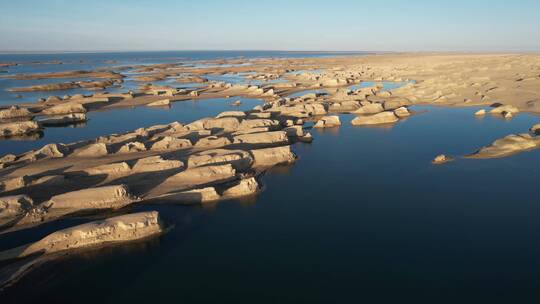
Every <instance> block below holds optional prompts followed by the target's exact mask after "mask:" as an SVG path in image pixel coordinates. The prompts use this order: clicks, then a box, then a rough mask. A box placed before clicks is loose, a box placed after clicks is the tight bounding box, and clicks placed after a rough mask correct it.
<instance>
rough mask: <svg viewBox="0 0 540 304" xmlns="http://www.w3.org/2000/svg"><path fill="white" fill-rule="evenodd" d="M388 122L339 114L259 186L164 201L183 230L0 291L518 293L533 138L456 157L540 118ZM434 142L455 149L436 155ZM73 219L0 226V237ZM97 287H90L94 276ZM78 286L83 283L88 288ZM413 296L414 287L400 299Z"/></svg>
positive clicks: (539, 209) (537, 232)
mask: <svg viewBox="0 0 540 304" xmlns="http://www.w3.org/2000/svg"><path fill="white" fill-rule="evenodd" d="M413 109H414V110H415V111H416V112H417V113H418V114H417V115H414V116H412V117H410V118H409V119H407V120H403V121H400V122H399V123H397V124H396V125H395V126H394V127H392V128H361V127H353V126H351V125H350V123H349V122H350V120H351V119H352V118H353V117H352V116H351V115H341V118H342V122H343V125H342V126H341V127H340V128H336V129H328V130H322V131H318V130H313V131H312V134H313V136H314V142H313V143H312V144H295V145H294V146H293V149H294V150H295V152H296V153H297V154H298V155H299V159H298V161H297V163H296V164H295V165H293V166H291V167H282V168H276V169H275V170H272V171H271V172H268V173H267V174H266V175H265V176H264V177H263V178H262V182H263V183H264V185H265V189H264V191H263V192H262V193H260V194H259V195H258V196H257V197H256V198H255V199H250V200H244V201H228V202H221V203H219V204H218V205H216V206H214V207H212V208H197V207H195V208H190V207H181V206H141V207H137V208H135V210H141V209H143V210H149V209H157V210H159V211H161V214H162V215H163V218H164V220H165V221H166V222H167V223H168V224H170V225H174V228H173V229H172V230H171V231H169V232H168V233H167V234H165V235H163V236H162V237H160V238H158V239H154V240H150V241H147V242H142V243H136V244H132V245H128V246H120V247H110V248H107V249H104V250H99V251H93V252H87V253H84V254H78V255H72V256H69V257H66V258H64V259H62V260H60V261H58V262H55V263H51V264H48V265H46V266H45V267H43V268H40V269H39V270H37V271H36V272H33V273H31V274H30V275H28V276H27V277H26V278H24V279H23V280H22V281H21V282H20V284H18V285H16V286H15V287H14V288H13V289H12V290H10V292H9V293H8V294H6V295H5V299H6V303H9V302H10V301H14V299H15V298H16V299H17V303H31V302H33V301H37V300H39V301H41V302H44V303H71V302H73V300H74V299H77V302H79V303H96V302H100V303H118V302H128V301H130V302H182V303H216V302H219V303H230V302H235V303H253V302H256V303H299V302H302V303H314V302H315V303H328V302H331V303H336V302H337V303H343V302H345V303H349V302H353V303H356V302H367V303H395V302H422V303H456V302H460V303H462V302H464V303H472V302H475V303H477V302H483V303H485V302H498V303H508V302H512V303H523V301H522V300H524V299H531V298H534V297H535V296H536V290H537V286H538V282H539V280H540V264H539V263H538V256H539V255H540V242H539V240H540V222H539V221H538V218H540V205H539V204H538V197H537V181H536V177H537V176H538V174H539V172H540V162H539V161H538V159H539V157H540V151H538V150H537V151H531V152H526V153H521V154H517V155H514V156H511V157H508V158H503V159H494V160H468V159H462V158H459V156H461V155H464V154H466V153H470V152H473V151H474V150H475V149H476V148H478V147H480V146H482V145H486V144H488V143H490V142H491V141H493V140H494V139H496V138H499V137H501V136H505V135H507V134H510V133H518V132H524V131H526V130H527V129H528V128H529V127H530V126H531V125H532V124H533V123H537V122H538V121H539V120H540V119H539V118H538V117H537V116H533V115H529V114H523V113H522V114H519V115H517V116H516V117H515V118H514V119H512V120H509V121H507V120H501V119H498V118H496V117H491V116H487V117H485V118H483V119H478V118H475V117H474V115H473V113H474V111H476V110H477V109H476V108H461V109H448V108H436V107H413ZM440 153H446V154H449V155H454V156H457V157H458V159H457V160H456V161H454V162H451V163H448V164H446V165H443V166H433V165H431V164H430V161H431V159H432V158H433V157H434V156H436V155H437V154H440ZM76 222H77V220H70V221H65V222H59V223H55V224H51V225H46V226H45V227H42V228H40V229H35V230H31V231H25V232H20V233H15V234H10V235H7V236H4V237H3V238H1V239H0V248H1V249H5V248H9V247H11V246H14V245H17V244H19V243H20V242H22V240H23V239H24V240H26V241H29V240H32V239H37V238H39V237H40V236H42V235H44V234H46V233H47V232H48V231H52V230H54V229H55V228H58V227H62V226H69V225H71V224H73V223H76ZM90 286H91V287H90ZM81 294H84V296H82V297H81V296H80V295H81ZM405 299H406V300H405Z"/></svg>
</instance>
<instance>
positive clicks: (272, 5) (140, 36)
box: [0, 0, 540, 52]
mask: <svg viewBox="0 0 540 304" xmlns="http://www.w3.org/2000/svg"><path fill="white" fill-rule="evenodd" d="M0 13H1V16H2V17H1V18H0V51H4V52H6V51H8V52H9V51H130V50H131V51H143V50H298V51H300V50H303V51H493V52H500V51H540V0H446V1H445V0H429V1H428V0H423V1H422V0H409V1H397V0H371V1H364V0H356V1H353V0H327V1H320V0H311V1H307V0H288V1H285V0H266V1H262V0H251V1H248V0H228V1H224V0H177V1H174V0H154V1H143V0H86V1H78V0H69V1H68V0H17V1H9V0H1V1H0Z"/></svg>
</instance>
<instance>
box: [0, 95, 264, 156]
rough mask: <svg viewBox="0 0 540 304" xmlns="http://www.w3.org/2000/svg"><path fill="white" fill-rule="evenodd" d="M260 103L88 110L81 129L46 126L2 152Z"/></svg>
mask: <svg viewBox="0 0 540 304" xmlns="http://www.w3.org/2000/svg"><path fill="white" fill-rule="evenodd" d="M236 100H241V101H242V104H241V105H240V106H232V105H231V103H232V102H234V101H236ZM260 104H262V101H261V100H259V99H252V98H214V99H201V100H199V101H191V100H188V101H178V102H175V103H172V105H171V107H170V108H167V107H146V106H141V107H135V108H121V109H114V110H107V111H98V112H89V113H87V117H88V119H89V120H88V122H87V123H86V125H84V126H81V127H79V128H71V127H59V128H52V127H50V128H45V130H44V134H43V137H42V138H40V139H38V140H27V141H21V140H17V141H13V140H3V141H0V155H4V154H7V153H15V154H18V153H23V152H26V151H29V150H31V149H37V148H41V147H42V146H44V145H46V144H49V143H57V142H63V143H70V142H75V141H79V140H85V139H92V138H96V137H98V136H102V135H108V134H113V133H121V132H128V131H132V130H135V129H137V128H141V127H149V126H153V125H157V124H167V123H171V122H174V121H179V122H181V123H190V122H192V121H194V120H197V119H200V118H203V117H214V116H216V115H217V114H219V113H221V112H223V111H236V110H238V111H247V110H251V109H253V107H255V106H257V105H260Z"/></svg>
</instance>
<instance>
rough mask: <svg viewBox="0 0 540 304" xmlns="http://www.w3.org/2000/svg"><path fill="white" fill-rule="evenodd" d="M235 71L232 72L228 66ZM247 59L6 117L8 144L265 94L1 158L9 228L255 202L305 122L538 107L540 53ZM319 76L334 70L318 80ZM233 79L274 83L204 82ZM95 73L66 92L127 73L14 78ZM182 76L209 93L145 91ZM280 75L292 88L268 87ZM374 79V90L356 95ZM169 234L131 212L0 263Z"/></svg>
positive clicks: (522, 144) (485, 153) (376, 121)
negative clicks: (118, 115) (244, 105)
mask: <svg viewBox="0 0 540 304" xmlns="http://www.w3.org/2000/svg"><path fill="white" fill-rule="evenodd" d="M211 63H216V62H209V64H211ZM224 63H228V64H229V65H227V66H220V64H224ZM231 63H234V64H231ZM243 63H245V62H244V61H242V60H241V59H239V60H235V61H220V62H219V64H217V65H216V66H211V67H201V68H195V67H190V66H186V65H184V64H158V65H151V66H140V67H132V68H135V69H137V70H139V71H140V72H144V73H145V74H144V76H140V77H139V78H138V80H139V81H141V87H140V90H138V91H135V92H134V91H132V92H125V93H114V94H113V93H110V94H109V93H104V92H100V93H95V94H92V95H74V96H65V97H62V98H61V97H57V96H51V97H49V98H46V99H44V100H41V101H39V102H37V103H25V104H19V105H13V106H10V107H7V108H5V109H2V110H0V136H3V137H4V138H5V139H6V140H9V139H12V138H16V137H17V136H31V135H32V134H35V133H37V132H47V130H46V129H47V128H48V127H49V126H51V125H56V124H64V123H75V122H81V121H85V120H86V116H85V113H87V112H89V111H96V110H104V109H112V108H122V107H132V106H169V105H170V104H171V103H174V102H181V101H185V100H200V99H209V98H222V97H230V98H235V97H253V98H258V99H260V100H261V101H262V103H261V105H259V106H256V107H255V108H253V109H252V110H249V111H227V112H222V113H220V114H218V115H217V116H216V117H208V118H202V119H199V120H196V121H191V122H171V123H168V124H163V125H155V126H151V127H147V128H140V129H137V130H133V131H131V132H127V133H123V134H111V135H105V136H101V137H98V138H95V139H92V140H86V141H80V142H73V143H54V144H48V145H46V146H44V147H42V148H41V149H36V150H33V151H28V152H26V153H22V154H19V155H14V154H8V155H4V156H2V157H1V158H0V228H1V229H3V230H4V231H14V230H19V229H25V228H28V227H33V226H36V225H41V224H43V223H46V222H50V221H54V220H57V219H61V218H65V217H69V216H74V215H88V214H92V215H96V214H97V215H102V216H105V217H106V216H107V212H109V211H110V210H120V212H121V211H122V210H124V209H126V208H127V207H129V206H130V205H133V204H145V203H177V204H207V203H210V202H215V201H219V200H226V199H232V198H239V197H244V196H250V195H255V194H256V193H257V192H258V191H260V189H261V185H260V180H259V178H258V177H259V176H260V175H261V174H263V173H264V172H265V171H266V170H268V169H269V168H271V167H273V166H277V165H282V164H292V163H294V162H295V160H296V156H295V155H294V153H293V152H292V151H291V148H290V145H291V144H292V143H295V142H305V143H310V142H311V141H312V137H311V135H310V133H309V130H307V128H306V127H305V124H306V123H307V122H310V123H313V124H314V126H313V127H315V128H335V127H339V126H340V125H341V124H342V123H350V124H352V125H355V126H359V127H361V126H372V125H383V126H384V125H391V124H394V123H396V122H398V121H399V120H401V119H404V118H407V117H409V116H411V115H413V114H414V113H413V111H411V110H410V109H409V107H410V106H412V105H421V104H428V105H441V106H473V105H474V106H485V108H486V109H487V111H483V112H478V113H476V115H477V116H482V115H497V116H500V117H504V118H506V119H511V117H513V116H515V115H519V113H520V112H523V111H526V112H533V113H539V112H540V56H539V55H532V54H531V55H522V54H488V55H480V54H390V55H372V56H361V57H354V56H347V57H334V58H311V59H264V60H258V61H254V62H250V64H249V65H243ZM319 69H322V70H323V72H310V70H312V71H314V70H319ZM300 70H302V71H303V72H301V73H300V72H298V71H300ZM231 73H232V74H234V73H250V74H249V76H247V77H249V78H250V79H257V80H262V81H263V82H262V84H260V85H247V84H235V85H234V84H230V83H225V82H217V81H209V80H208V79H206V78H205V77H207V75H223V74H231ZM89 76H92V77H95V78H104V79H108V80H106V81H101V82H93V83H92V84H91V85H90V84H88V83H85V82H71V83H69V85H66V88H68V87H70V86H82V85H87V84H88V85H89V86H95V85H97V86H103V87H106V86H108V85H112V84H113V83H115V82H120V81H121V79H122V78H123V75H122V74H121V72H119V73H118V72H115V71H74V72H62V73H49V74H47V73H45V74H27V75H9V76H5V77H12V78H16V79H61V78H68V77H69V78H73V77H89ZM171 77H172V78H176V79H177V82H178V83H182V82H197V83H200V84H201V86H200V87H197V88H192V89H179V88H176V87H172V86H155V85H152V84H151V83H150V84H144V83H142V82H153V81H158V80H163V79H167V78H171ZM275 79H284V80H285V81H284V82H279V83H272V82H270V80H275ZM366 81H373V82H375V83H376V84H375V85H373V86H368V87H361V88H357V89H349V87H350V86H352V85H355V84H360V83H362V82H366ZM382 81H385V82H388V81H390V82H404V83H405V85H403V86H402V87H400V88H398V89H395V90H391V91H386V90H383V88H382V86H381V85H379V84H377V83H378V82H382ZM53 86H54V85H53ZM60 87H62V86H60ZM47 88H48V87H47V86H45V87H43V86H40V87H28V88H17V89H14V90H18V91H33V90H47ZM322 89H324V90H325V91H326V93H306V94H303V95H301V96H299V97H289V96H291V94H294V93H298V92H302V91H304V90H322ZM233 101H234V99H232V100H231V102H233ZM341 113H353V114H355V115H356V117H355V118H354V119H352V120H351V121H350V122H343V121H341V120H340V118H339V116H337V114H341ZM471 115H474V113H473V112H471ZM538 129H539V128H538V127H537V126H532V127H531V129H530V130H529V131H528V132H527V130H524V133H523V134H518V135H509V136H507V137H505V138H502V139H499V140H497V141H495V142H494V143H492V144H491V145H489V146H487V147H483V148H480V149H478V150H477V151H476V152H473V151H471V152H472V153H471V154H470V155H466V157H469V158H495V157H504V156H508V155H511V154H514V153H518V152H522V151H527V150H531V149H535V148H538V147H539V146H540V138H538V137H537V133H538ZM315 145H316V143H315ZM452 159H453V158H451V157H447V156H445V155H440V156H438V157H437V158H436V159H435V160H433V163H434V164H443V163H446V162H449V161H450V160H452ZM427 161H429V160H427ZM163 227H164V226H163V224H162V223H161V222H159V221H158V215H157V213H148V214H133V215H124V216H120V217H114V218H109V219H105V220H103V221H98V222H92V223H88V224H85V225H83V226H78V227H73V228H69V229H67V230H62V231H58V232H55V233H53V234H51V235H50V236H48V237H46V238H44V239H42V240H40V241H38V242H36V243H34V244H29V245H28V246H26V247H25V248H24V249H21V248H15V249H13V250H10V251H7V252H3V253H0V259H6V260H16V259H18V258H21V257H24V256H27V255H30V254H36V253H39V254H44V255H47V254H50V253H52V252H54V251H56V250H62V251H63V250H69V249H71V248H73V249H75V248H80V247H92V246H98V245H103V244H105V243H117V242H122V241H132V240H135V239H139V238H143V237H148V236H153V235H157V234H159V233H161V232H162V231H163V229H164V228H163ZM15 277H17V276H11V277H9V280H12V279H13V278H15ZM9 280H8V281H9ZM4 283H7V282H4Z"/></svg>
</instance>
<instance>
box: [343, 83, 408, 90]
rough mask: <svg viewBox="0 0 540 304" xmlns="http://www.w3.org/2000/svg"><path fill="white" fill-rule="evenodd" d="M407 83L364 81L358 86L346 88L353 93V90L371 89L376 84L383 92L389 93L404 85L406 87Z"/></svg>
mask: <svg viewBox="0 0 540 304" xmlns="http://www.w3.org/2000/svg"><path fill="white" fill-rule="evenodd" d="M408 83H409V82H406V81H379V82H374V81H364V82H361V83H359V84H355V85H352V86H350V87H348V89H349V90H351V91H354V90H358V89H361V88H367V87H373V86H375V85H377V84H382V86H383V89H384V90H385V91H391V90H394V89H397V88H399V87H402V86H404V85H406V84H408Z"/></svg>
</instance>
